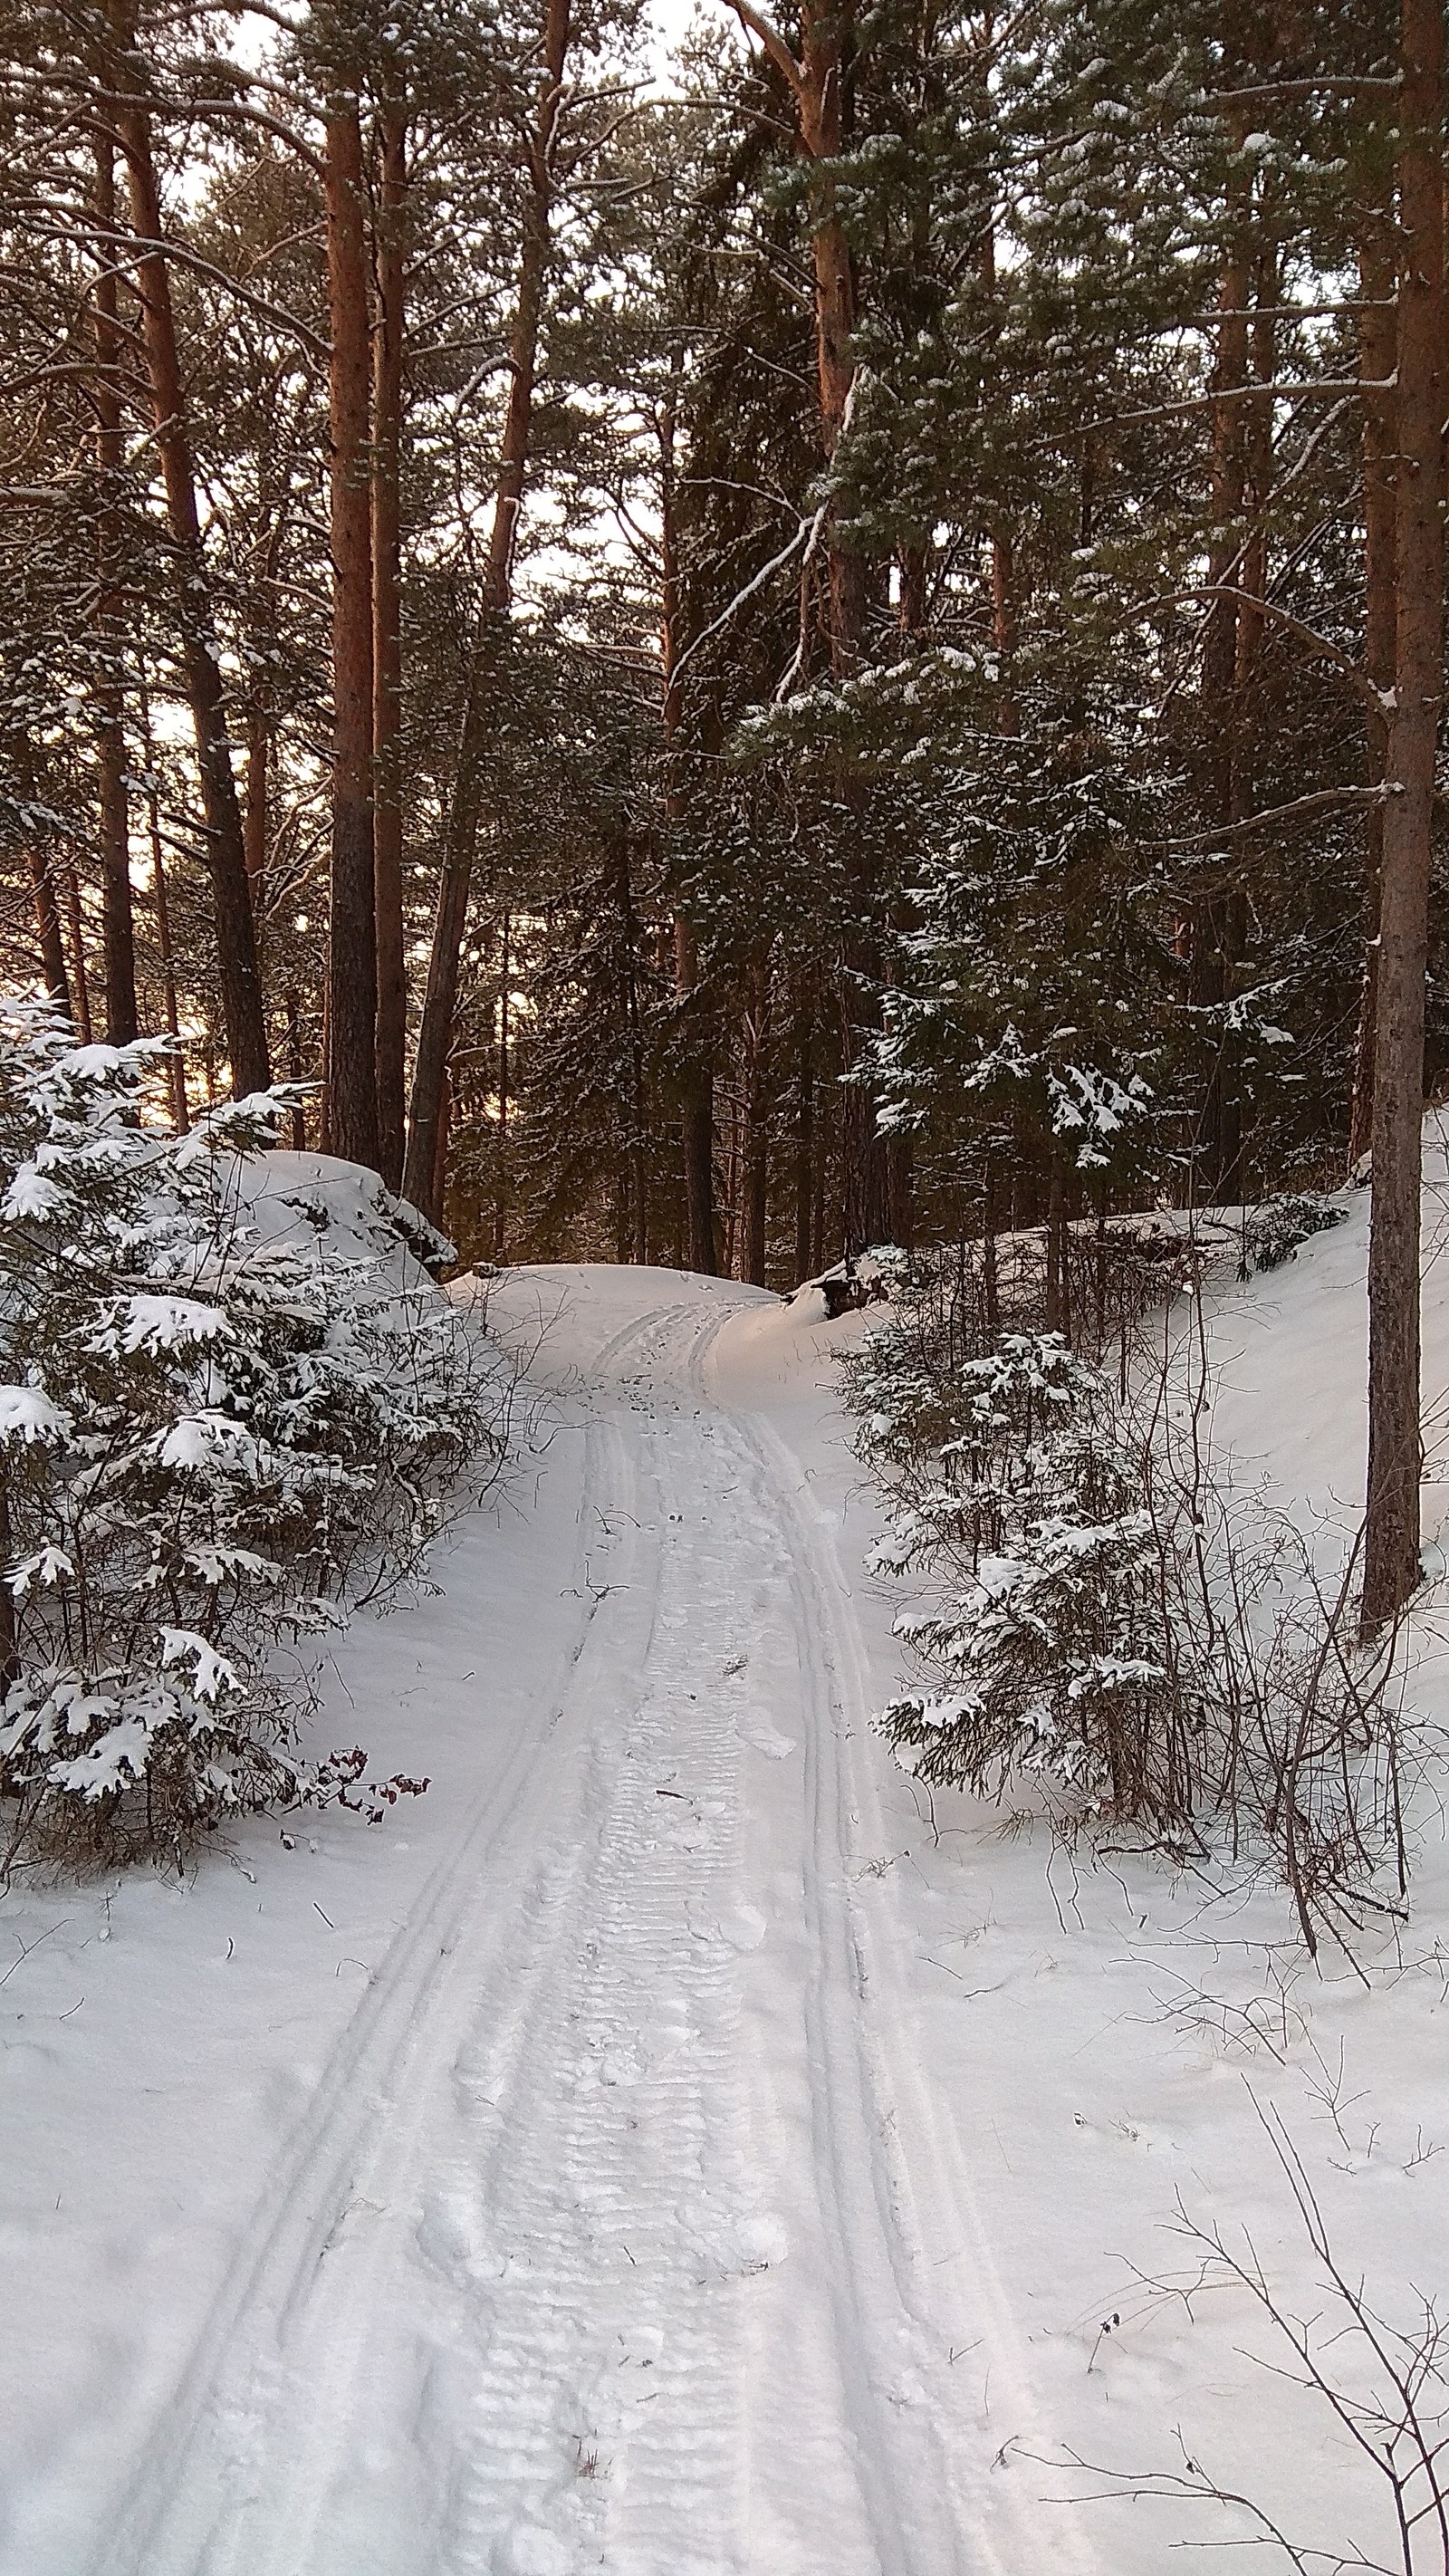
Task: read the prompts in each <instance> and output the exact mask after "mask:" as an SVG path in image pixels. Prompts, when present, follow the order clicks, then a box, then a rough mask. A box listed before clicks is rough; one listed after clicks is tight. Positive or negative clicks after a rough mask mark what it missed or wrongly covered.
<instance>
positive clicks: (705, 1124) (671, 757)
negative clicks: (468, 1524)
mask: <svg viewBox="0 0 1449 2576" xmlns="http://www.w3.org/2000/svg"><path fill="white" fill-rule="evenodd" d="M681 364H682V358H681V356H680V353H678V352H676V360H675V373H676V374H677V373H678V371H679V367H680V365H681ZM658 426H659V521H660V544H661V561H662V579H661V586H660V603H659V607H660V615H659V660H660V669H661V674H662V679H663V700H662V707H661V713H662V716H663V723H664V753H665V776H666V782H667V783H666V786H665V791H664V820H665V824H666V826H667V827H668V829H669V830H670V831H671V832H673V831H676V830H677V829H678V827H679V826H680V824H681V823H682V822H683V820H684V797H683V794H682V791H681V787H680V766H679V753H678V739H679V728H680V725H681V723H682V721H683V717H684V687H683V681H682V679H681V677H680V674H679V668H678V665H679V660H680V655H681V652H682V650H683V638H682V636H681V633H680V619H681V601H680V589H679V520H678V493H677V488H676V480H675V464H674V439H675V405H674V391H673V387H672V386H671V389H670V392H669V395H668V397H667V399H666V401H665V403H664V405H663V408H662V410H661V413H660V415H659V424H658ZM673 927H674V941H673V946H674V999H675V1005H676V1009H677V1011H678V1014H679V1026H680V1051H681V1055H682V1058H683V1064H682V1069H681V1074H680V1086H679V1088H680V1098H679V1125H680V1147H681V1151H682V1156H683V1162H684V1196H685V1205H686V1208H687V1210H688V1217H689V1248H688V1258H689V1267H690V1269H691V1270H698V1271H701V1272H703V1273H704V1275H705V1276H706V1277H709V1278H712V1277H713V1276H714V1275H715V1273H716V1272H717V1271H718V1269H719V1251H718V1247H717V1244H716V1241H715V1222H714V1069H713V1066H712V1064H711V1062H710V1055H709V1046H708V1040H707V1036H706V1034H705V1032H704V1031H703V1030H702V1029H701V1026H700V1010H699V998H698V996H699V942H698V939H697V938H696V936H695V931H694V925H693V923H692V922H691V921H690V919H689V917H688V915H687V914H686V913H685V912H684V911H683V909H682V908H681V907H680V906H679V905H678V904H677V903H676V906H675V911H674V925H673Z"/></svg>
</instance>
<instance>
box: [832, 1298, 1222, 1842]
mask: <svg viewBox="0 0 1449 2576" xmlns="http://www.w3.org/2000/svg"><path fill="white" fill-rule="evenodd" d="M852 1375H853V1379H854V1387H853V1394H854V1399H855V1402H856V1405H857V1407H858V1410H859V1413H860V1417H861V1423H862V1433H861V1445H862V1448H863V1451H864V1453H865V1455H866V1456H867V1458H871V1459H874V1461H875V1462H876V1463H877V1464H880V1465H882V1466H884V1467H885V1468H886V1469H887V1473H888V1478H889V1482H890V1485H891V1489H892V1492H893V1497H894V1510H893V1513H892V1518H891V1525H890V1528H889V1531H888V1533H887V1535H886V1537H885V1538H884V1539H883V1541H882V1542H881V1544H880V1545H879V1547H878V1548H877V1550H876V1556H875V1563H876V1569H877V1571H882V1572H885V1571H889V1572H892V1573H905V1572H907V1571H909V1570H911V1569H913V1568H915V1569H920V1570H930V1571H932V1572H933V1573H936V1574H938V1575H944V1576H945V1578H946V1579H945V1582H944V1584H943V1585H942V1586H941V1598H940V1601H939V1603H938V1606H936V1607H935V1608H932V1609H929V1610H918V1611H903V1612H902V1613H901V1614H900V1616H899V1617H898V1619H897V1621H896V1633H897V1635H898V1636H900V1637H902V1638H903V1639H904V1640H906V1642H907V1643H908V1644H909V1645H911V1646H912V1647H913V1648H914V1649H915V1650H916V1652H917V1654H918V1655H920V1656H921V1657H923V1658H924V1660H925V1661H926V1663H927V1664H928V1666H929V1667H930V1668H931V1670H932V1672H933V1675H934V1676H936V1677H938V1687H936V1688H934V1689H932V1690H930V1691H925V1692H913V1693H909V1694H906V1695H903V1696H902V1697H900V1698H898V1699H896V1700H894V1701H893V1702H892V1703H891V1705H890V1707H889V1708H888V1709H887V1710H886V1711H885V1714H884V1725H885V1728H886V1731H887V1733H888V1734H889V1735H890V1737H891V1738H892V1740H893V1741H894V1742H896V1743H897V1744H902V1745H910V1746H913V1747H915V1748H916V1749H917V1754H918V1759H917V1763H916V1768H917V1770H918V1772H919V1773H920V1775H921V1777H922V1778H924V1779H927V1780H929V1781H932V1782H937V1783H939V1782H947V1781H950V1782H961V1783H966V1784H968V1785H970V1786H971V1787H973V1788H977V1789H995V1790H999V1789H1000V1788H1002V1787H1003V1786H1004V1785H1005V1783H1006V1782H1007V1780H1008V1779H1009V1778H1010V1777H1011V1776H1012V1775H1013V1774H1015V1773H1022V1774H1026V1775H1028V1776H1032V1775H1034V1776H1037V1777H1042V1778H1045V1779H1047V1780H1050V1781H1052V1782H1054V1783H1055V1784H1057V1785H1058V1786H1059V1787H1061V1788H1064V1789H1068V1790H1070V1791H1072V1792H1073V1793H1074V1794H1076V1795H1078V1796H1080V1797H1083V1798H1085V1799H1087V1800H1089V1801H1091V1802H1093V1803H1096V1804H1101V1805H1105V1806H1108V1807H1110V1809H1111V1810H1112V1812H1113V1813H1114V1814H1117V1815H1120V1816H1124V1817H1149V1818H1153V1819H1155V1820H1165V1819H1166V1817H1167V1816H1169V1815H1170V1814H1171V1813H1172V1811H1173V1807H1174V1804H1175V1801H1176V1797H1177V1791H1178V1782H1177V1777H1176V1774H1177V1768H1178V1753H1179V1748H1180V1737H1181V1723H1182V1714H1183V1711H1182V1676H1181V1673H1180V1670H1179V1663H1178V1657H1177V1653H1176V1651H1175V1642H1174V1638H1173V1635H1172V1632H1171V1628H1170V1625H1169V1622H1168V1620H1167V1617H1166V1614H1165V1607H1164V1599H1163V1586H1162V1563H1161V1552H1160V1546H1159V1538H1158V1532H1157V1529H1156V1526H1155V1523H1154V1519H1153V1515H1152V1513H1151V1511H1150V1510H1149V1509H1148V1508H1147V1507H1146V1504H1145V1500H1144V1495H1143V1490H1142V1478H1141V1472H1140V1467H1139V1465H1138V1462H1137V1461H1136V1460H1135V1459H1134V1458H1133V1457H1132V1455H1131V1454H1130V1452H1129V1451H1128V1450H1127V1449H1125V1448H1124V1447H1123V1445H1122V1443H1121V1442H1120V1440H1119V1439H1118V1438H1117V1437H1116V1435H1115V1431H1114V1427H1113V1420H1112V1408H1111V1403H1110V1397H1109V1394H1108V1390H1107V1388H1106V1385H1105V1383H1104V1381H1103V1380H1102V1378H1101V1377H1100V1376H1099V1375H1098V1374H1097V1372H1096V1371H1095V1370H1094V1369H1090V1368H1088V1367H1086V1366H1085V1364H1084V1363H1083V1362H1082V1361H1080V1360H1078V1359H1076V1358H1075V1357H1074V1356H1073V1354H1072V1353H1071V1352H1070V1351H1069V1350H1068V1349H1067V1347H1066V1345H1065V1343H1064V1342H1063V1340H1062V1338H1061V1336H1060V1335H1059V1334H1056V1333H1012V1334H1008V1335H1007V1336H1006V1337H1005V1339H1004V1340H1003V1342H1002V1343H1001V1345H1000V1347H999V1348H998V1349H997V1350H996V1351H994V1352H992V1353H991V1354H989V1355H988V1356H987V1357H985V1358H982V1359H977V1360H971V1361H966V1362H964V1363H962V1364H961V1365H960V1366H959V1367H957V1368H956V1369H955V1370H954V1371H952V1372H950V1373H949V1374H944V1373H943V1374H933V1373H932V1372H931V1371H930V1370H929V1368H926V1367H923V1365H922V1360H921V1355H920V1353H919V1351H918V1350H913V1349H912V1348H911V1346H910V1341H909V1338H908V1335H907V1334H906V1332H905V1331H903V1329H902V1327H901V1326H900V1325H898V1324H897V1325H893V1326H889V1327H887V1328H886V1329H885V1330H884V1331H883V1332H881V1333H879V1334H877V1335H876V1336H874V1337H873V1339H872V1340H871V1342H870V1343H868V1344H867V1346H866V1348H865V1350H864V1352H863V1353H862V1354H860V1355H859V1356H858V1357H857V1359H856V1360H855V1362H854V1364H853V1368H852ZM923 1433H926V1434H927V1435H928V1436H927V1437H926V1438H925V1439H924V1440H923V1438H922V1434H923Z"/></svg>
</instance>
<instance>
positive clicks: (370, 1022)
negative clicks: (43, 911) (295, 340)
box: [326, 96, 378, 1170]
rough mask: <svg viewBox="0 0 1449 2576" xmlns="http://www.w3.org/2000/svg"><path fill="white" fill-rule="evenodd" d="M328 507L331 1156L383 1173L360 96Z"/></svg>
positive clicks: (353, 135) (338, 165)
mask: <svg viewBox="0 0 1449 2576" xmlns="http://www.w3.org/2000/svg"><path fill="white" fill-rule="evenodd" d="M326 205H327V283H328V300H329V306H330V312H331V323H332V361H331V369H330V375H329V386H328V391H329V409H330V424H331V444H332V455H331V505H332V512H331V515H332V944H331V951H330V956H329V963H328V993H329V1002H330V1009H329V1013H328V1030H329V1044H330V1050H331V1052H330V1057H329V1062H328V1102H329V1118H330V1126H331V1135H332V1150H333V1152H334V1153H335V1154H340V1155H341V1156H342V1158H343V1160H344V1161H346V1162H352V1163H364V1164H367V1165H368V1166H369V1167H370V1168H371V1169H373V1170H376V1168H377V1162H378V1151H377V1038H376V1028H377V941H376V928H375V915H374V892H373V856H372V509H371V500H370V494H369V483H370V476H369V470H368V469H369V448H368V394H369V374H370V368H369V350H368V313H367V260H366V252H365V245H364V235H363V177H362V128H361V125H360V122H359V119H358V112H357V101H356V99H355V98H352V97H347V96H339V97H337V98H335V99H334V100H333V101H332V102H331V105H330V107H329V110H328V116H327V161H326Z"/></svg>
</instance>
